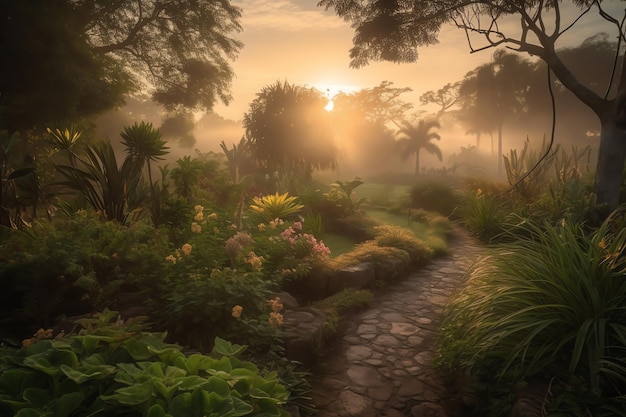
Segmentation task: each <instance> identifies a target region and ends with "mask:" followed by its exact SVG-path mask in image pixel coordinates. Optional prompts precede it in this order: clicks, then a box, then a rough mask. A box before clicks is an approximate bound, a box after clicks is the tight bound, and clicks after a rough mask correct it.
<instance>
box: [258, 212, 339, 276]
mask: <svg viewBox="0 0 626 417" xmlns="http://www.w3.org/2000/svg"><path fill="white" fill-rule="evenodd" d="M302 228H303V225H302V222H299V221H296V222H291V223H288V222H285V221H283V220H281V219H274V220H272V221H270V222H269V223H268V224H267V225H266V224H265V223H260V224H259V225H258V226H257V230H258V232H257V233H255V234H254V243H255V253H256V254H259V255H260V256H262V257H263V259H264V260H265V261H266V271H267V272H266V275H267V276H268V278H271V279H275V280H277V281H278V282H282V281H283V280H284V279H285V278H287V279H295V278H302V277H304V276H306V275H307V274H308V273H309V272H310V271H311V270H312V269H313V268H316V267H319V266H321V265H322V264H323V263H324V262H325V261H326V260H327V259H328V257H329V255H330V249H328V247H327V246H326V245H324V242H323V241H321V240H319V241H318V240H317V239H316V238H315V236H313V235H312V234H309V233H303V231H302Z"/></svg>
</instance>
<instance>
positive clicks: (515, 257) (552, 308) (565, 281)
mask: <svg viewBox="0 0 626 417" xmlns="http://www.w3.org/2000/svg"><path fill="white" fill-rule="evenodd" d="M619 216H620V215H619V214H614V215H613V216H612V217H610V218H609V219H608V220H607V221H605V222H604V223H603V224H602V226H601V227H600V228H599V229H598V230H596V231H594V232H593V233H592V234H590V235H589V236H587V235H586V234H585V229H584V228H583V225H581V224H577V223H573V222H567V221H564V222H562V223H561V224H560V225H558V226H551V225H548V224H544V225H539V224H533V223H526V224H524V226H523V228H524V233H523V236H524V237H522V238H519V240H517V241H516V242H515V243H510V244H507V245H502V246H501V247H499V248H497V249H495V250H494V251H493V252H491V254H489V255H488V256H486V257H485V258H483V259H482V260H481V261H480V262H478V263H477V264H476V266H475V268H473V270H472V271H471V274H470V275H469V280H468V282H467V284H466V286H465V288H463V289H462V291H460V292H459V293H458V294H457V295H456V296H455V297H453V298H452V299H451V301H450V303H449V305H448V306H447V308H446V311H445V313H444V320H443V324H442V327H441V331H440V349H439V360H440V362H441V363H442V364H443V365H444V367H445V368H447V369H448V370H453V371H455V372H458V371H460V372H469V373H470V374H474V375H476V374H479V373H481V372H482V373H483V374H484V371H485V368H492V367H494V364H497V367H496V368H497V369H498V371H496V372H495V376H496V377H498V378H505V377H508V376H510V375H511V373H512V371H513V370H515V372H514V373H515V374H517V375H520V378H522V379H527V378H530V377H533V376H539V377H543V378H548V379H549V378H552V377H554V378H555V379H556V380H557V381H558V383H561V384H567V382H568V381H571V380H573V379H579V380H580V379H582V380H583V381H584V384H585V385H586V387H585V388H586V389H585V391H586V392H591V393H593V395H595V396H596V398H595V399H594V401H598V400H599V399H602V398H611V397H617V396H618V395H619V390H620V388H619V387H622V388H623V387H624V386H626V279H625V278H626V259H625V255H626V253H625V251H626V229H624V228H623V227H616V222H615V220H616V219H617V218H618V217H619ZM510 233H513V234H515V232H514V231H513V232H510ZM624 411H626V409H623V410H622V413H623V412H624ZM594 415H595V414H594Z"/></svg>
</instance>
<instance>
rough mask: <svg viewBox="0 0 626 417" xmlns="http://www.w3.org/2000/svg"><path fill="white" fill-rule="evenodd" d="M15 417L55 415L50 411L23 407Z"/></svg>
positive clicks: (51, 416)
mask: <svg viewBox="0 0 626 417" xmlns="http://www.w3.org/2000/svg"><path fill="white" fill-rule="evenodd" d="M15 417H54V415H53V414H52V413H50V412H47V411H43V410H37V409H34V408H22V409H21V410H19V411H18V412H17V413H16V414H15Z"/></svg>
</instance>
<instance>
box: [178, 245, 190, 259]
mask: <svg viewBox="0 0 626 417" xmlns="http://www.w3.org/2000/svg"><path fill="white" fill-rule="evenodd" d="M180 250H181V251H182V252H183V253H184V254H185V256H189V254H190V253H191V245H190V244H189V243H185V244H184V245H183V246H182V247H181V248H180Z"/></svg>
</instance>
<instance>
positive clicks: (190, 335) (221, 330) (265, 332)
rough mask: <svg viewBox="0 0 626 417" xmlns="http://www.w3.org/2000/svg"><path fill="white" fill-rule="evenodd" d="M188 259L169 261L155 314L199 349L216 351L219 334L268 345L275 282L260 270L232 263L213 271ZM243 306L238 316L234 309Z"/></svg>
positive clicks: (171, 335) (175, 335)
mask: <svg viewBox="0 0 626 417" xmlns="http://www.w3.org/2000/svg"><path fill="white" fill-rule="evenodd" d="M184 263H185V259H180V260H179V261H177V262H176V264H175V265H171V266H169V269H170V270H171V271H170V274H169V275H170V277H169V278H168V279H167V280H166V282H164V283H162V284H161V286H160V288H159V292H160V293H161V294H162V297H164V298H163V299H159V300H154V301H153V302H152V316H153V317H154V319H155V322H156V323H158V325H159V326H160V327H162V328H164V329H166V330H167V332H168V335H169V336H168V337H169V338H170V340H175V341H176V342H178V343H182V344H184V345H187V346H191V347H193V348H194V349H201V350H203V351H207V350H210V349H211V347H212V344H213V340H214V339H215V337H218V336H219V337H222V338H228V339H230V340H233V341H238V342H248V343H251V344H252V347H253V348H254V349H255V350H265V351H266V350H267V349H269V347H271V343H273V336H274V331H273V328H272V327H271V326H270V324H269V323H268V319H267V317H268V311H267V310H268V309H267V302H268V300H269V299H270V298H271V294H272V292H273V290H276V289H277V287H276V285H275V284H274V283H272V282H271V281H268V280H264V279H263V276H262V274H260V273H259V272H257V271H248V272H243V271H238V270H234V269H230V268H222V269H213V270H212V271H206V270H205V271H202V270H195V271H194V270H192V271H186V272H187V273H186V274H185V272H181V271H178V269H183V271H185V270H186V268H185V266H184ZM236 306H239V307H241V308H242V310H243V313H241V311H240V312H239V314H238V315H237V314H235V315H234V310H233V309H234V308H235V307H236Z"/></svg>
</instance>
